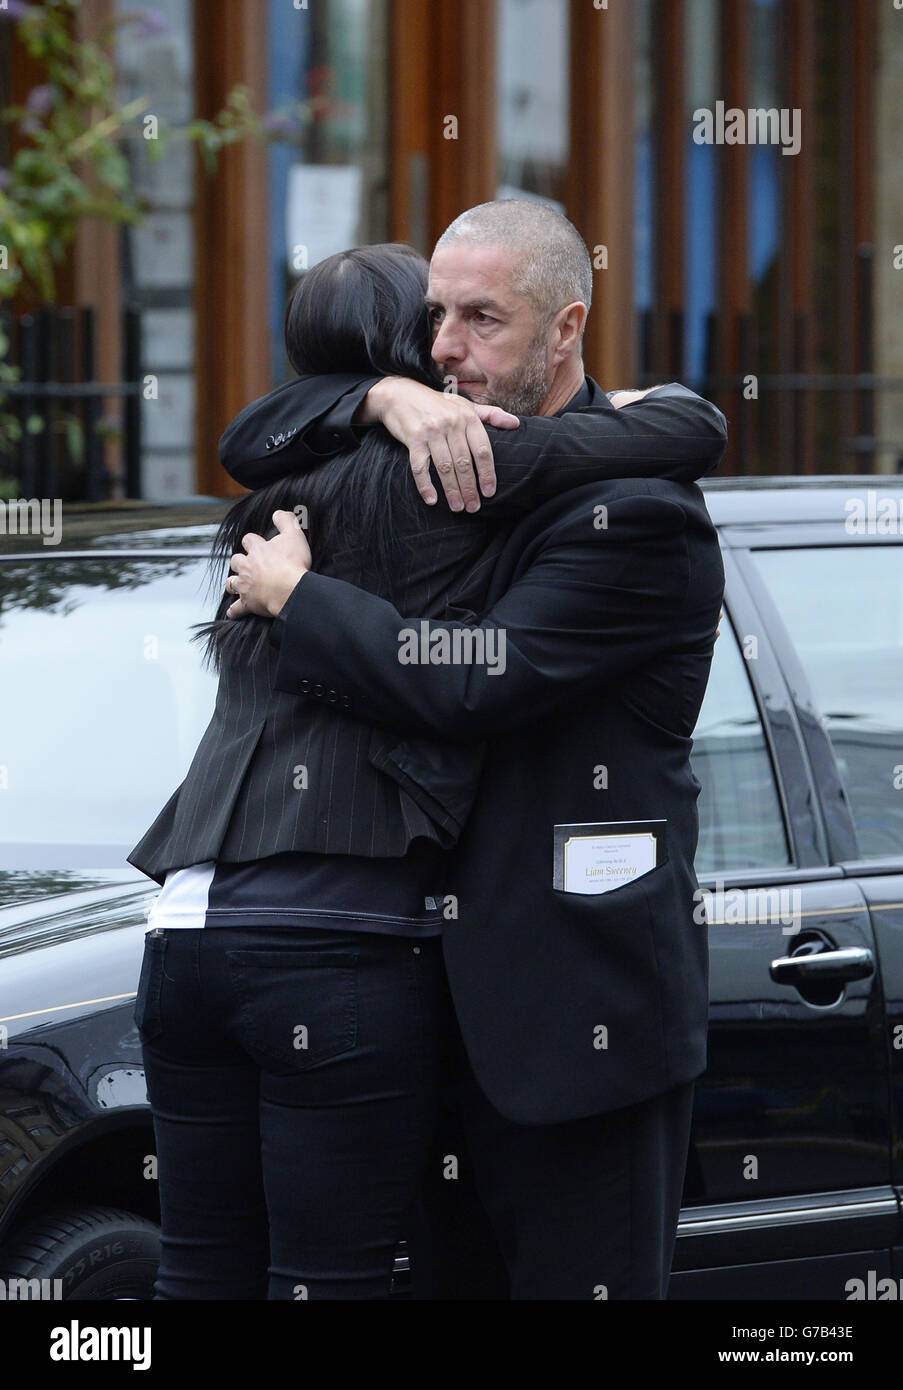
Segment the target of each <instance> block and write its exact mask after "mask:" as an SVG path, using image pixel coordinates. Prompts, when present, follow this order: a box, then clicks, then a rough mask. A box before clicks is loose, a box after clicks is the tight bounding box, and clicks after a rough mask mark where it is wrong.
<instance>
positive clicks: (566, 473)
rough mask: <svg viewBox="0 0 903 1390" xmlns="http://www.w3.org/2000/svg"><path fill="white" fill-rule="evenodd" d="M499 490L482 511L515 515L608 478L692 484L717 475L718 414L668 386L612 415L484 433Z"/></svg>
mask: <svg viewBox="0 0 903 1390" xmlns="http://www.w3.org/2000/svg"><path fill="white" fill-rule="evenodd" d="M488 434H489V437H490V440H491V441H492V451H493V455H494V457H495V472H496V479H497V488H496V492H495V493H494V494H493V496H492V497H486V498H484V499H483V506H484V507H485V508H486V509H487V511H491V512H492V513H493V514H494V515H496V516H506V515H510V516H519V515H522V514H524V513H525V512H528V511H532V510H533V508H534V507H535V506H537V505H538V504H539V503H541V502H546V501H549V500H550V499H551V498H553V497H556V496H557V495H558V494H559V493H562V492H567V491H569V490H570V489H571V488H575V487H581V486H582V485H584V484H586V483H597V482H606V481H609V480H610V479H612V478H669V479H671V480H672V481H674V482H679V483H692V482H695V481H696V480H697V478H702V477H704V476H705V475H706V474H709V473H712V472H714V470H715V469H716V468H717V467H718V464H719V463H720V461H721V459H722V457H723V455H724V450H725V447H726V445H727V422H726V420H725V418H724V415H723V414H722V413H721V411H720V410H719V409H718V408H717V406H714V405H712V404H711V402H710V401H707V400H704V399H703V398H702V397H701V396H697V394H696V392H695V391H691V390H689V388H688V387H686V386H681V385H680V384H679V383H678V382H669V383H668V384H667V385H666V386H660V387H656V388H655V390H654V391H651V392H649V393H648V395H646V396H645V397H644V398H643V399H642V400H639V401H635V402H633V403H632V404H629V405H625V406H622V407H621V408H620V409H618V410H616V409H615V407H614V406H613V405H611V404H610V403H609V402H608V401H607V400H606V401H605V402H604V403H603V405H602V406H601V408H599V407H593V408H589V409H585V410H572V411H567V412H566V413H565V414H564V415H560V416H551V417H545V416H531V417H527V418H524V419H522V420H521V423H520V427H519V428H518V429H516V430H501V429H492V428H490V429H489V430H488Z"/></svg>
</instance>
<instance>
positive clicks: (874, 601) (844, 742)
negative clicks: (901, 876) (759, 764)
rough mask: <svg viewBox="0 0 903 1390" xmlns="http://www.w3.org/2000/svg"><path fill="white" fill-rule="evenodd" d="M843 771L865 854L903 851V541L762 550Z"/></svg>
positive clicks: (760, 558)
mask: <svg viewBox="0 0 903 1390" xmlns="http://www.w3.org/2000/svg"><path fill="white" fill-rule="evenodd" d="M755 561H756V564H757V565H758V568H759V570H760V572H761V574H762V576H763V578H764V580H765V583H766V584H767V585H768V588H769V590H770V592H771V596H772V598H773V600H774V602H775V605H776V606H777V609H778V612H779V613H780V615H781V618H782V620H783V622H784V625H785V626H786V628H787V630H788V632H789V633H790V636H791V638H792V639H793V642H794V645H795V647H796V651H797V655H798V656H799V659H800V661H801V662H802V664H803V668H804V670H805V673H806V676H807V677H808V680H809V683H810V685H811V687H812V692H813V695H814V697H815V701H816V704H817V706H818V709H819V711H820V713H821V716H822V719H823V720H824V723H825V727H826V729H827V732H828V736H829V738H830V740H831V743H832V744H833V746H834V752H835V754H836V755H837V762H838V766H839V769H840V777H841V781H842V782H843V786H844V790H845V792H846V797H847V801H848V803H849V806H850V809H851V812H852V815H853V821H854V825H855V829H856V835H857V837H858V840H859V851H860V853H861V855H862V857H863V858H864V859H881V858H884V857H885V856H887V855H894V854H903V547H901V546H899V545H875V546H862V545H850V546H824V547H822V548H818V549H816V548H812V549H807V550H760V551H758V552H756V554H755Z"/></svg>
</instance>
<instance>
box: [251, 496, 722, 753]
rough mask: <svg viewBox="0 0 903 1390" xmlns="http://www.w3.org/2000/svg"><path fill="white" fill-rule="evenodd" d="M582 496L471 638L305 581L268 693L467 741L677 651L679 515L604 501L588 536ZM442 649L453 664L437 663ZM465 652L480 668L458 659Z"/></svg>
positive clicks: (682, 543)
mask: <svg viewBox="0 0 903 1390" xmlns="http://www.w3.org/2000/svg"><path fill="white" fill-rule="evenodd" d="M585 492H586V494H587V500H586V506H585V507H581V508H579V509H578V510H577V511H576V512H575V513H573V514H572V515H571V516H570V517H569V518H568V519H567V521H566V522H563V523H561V524H559V525H558V526H556V527H555V528H554V531H553V532H550V534H549V535H548V536H547V538H546V540H545V542H544V543H543V545H542V546H541V548H540V549H539V551H538V553H537V555H536V556H535V558H534V559H533V561H532V563H531V564H530V566H529V568H528V569H527V571H526V572H525V573H524V574H523V575H522V576H521V578H519V579H518V580H517V581H516V582H515V583H514V584H513V585H512V586H511V588H510V589H509V590H508V591H507V593H505V594H504V595H503V596H502V597H501V598H500V599H499V600H498V602H497V603H496V604H495V605H494V606H493V607H492V608H491V609H490V611H489V612H488V613H487V614H486V616H485V617H484V618H483V620H482V621H481V622H480V623H479V624H477V625H476V626H473V627H468V626H467V625H466V624H463V623H448V622H446V623H440V622H435V621H433V620H432V619H430V620H429V621H427V620H424V626H423V627H422V626H421V622H420V620H416V619H406V618H403V617H402V616H401V614H400V613H399V612H398V610H397V609H396V608H394V607H393V606H392V604H390V603H387V602H386V601H385V600H384V599H380V598H377V597H376V596H375V595H373V594H370V593H368V592H367V591H365V590H363V589H358V588H355V587H354V586H353V585H351V584H346V583H345V582H344V580H340V579H330V578H327V577H325V576H323V575H319V574H316V573H314V572H313V571H310V572H308V573H305V574H304V575H303V577H302V578H301V579H300V580H299V581H298V582H297V583H296V585H295V587H294V589H293V590H292V591H291V594H290V596H289V598H288V600H287V602H286V603H285V604H284V605H283V607H282V609H281V611H280V612H279V613H278V615H277V617H276V619H275V621H274V623H273V625H272V630H271V633H270V641H271V642H273V643H274V645H276V646H277V647H278V648H279V660H278V665H277V671H276V675H275V685H276V688H277V689H279V690H283V691H286V692H288V693H290V694H295V695H302V696H308V697H310V698H314V699H317V698H320V699H325V700H328V701H329V702H330V703H331V704H333V705H334V707H335V708H336V709H344V710H345V712H347V713H348V714H350V715H353V716H354V717H355V718H358V719H363V720H366V721H367V722H369V723H373V724H379V725H382V726H384V727H387V728H390V729H394V730H397V731H398V732H399V733H401V734H407V735H410V734H415V733H416V734H427V735H431V736H433V737H436V736H438V737H439V738H443V739H450V740H461V741H464V742H470V741H473V740H479V739H483V738H486V737H488V736H490V735H492V734H503V733H508V732H510V731H511V730H513V729H516V728H519V727H521V726H522V725H525V724H528V723H532V722H533V721H534V720H536V719H539V718H541V717H542V716H543V715H545V714H547V713H549V712H550V711H551V710H553V709H555V708H556V707H557V706H558V705H559V704H562V703H566V702H569V701H572V700H573V699H574V698H575V697H578V696H579V695H580V694H581V693H582V692H584V691H588V690H589V689H591V688H595V687H599V686H602V685H605V686H608V685H611V684H612V683H615V682H617V681H618V680H620V679H621V678H622V677H623V676H625V675H626V674H627V673H628V672H629V671H631V670H632V669H634V668H636V667H637V666H638V665H640V664H645V663H646V662H647V661H649V660H650V659H652V658H653V657H654V655H655V653H656V651H658V650H664V649H665V648H666V647H667V645H668V644H669V642H671V641H673V627H674V621H675V618H676V616H677V614H678V613H679V611H680V608H681V605H682V603H683V600H684V597H685V594H686V589H687V584H688V581H689V561H688V555H687V546H686V540H685V516H684V512H683V509H682V508H681V507H680V506H679V505H678V504H677V503H676V502H672V501H670V500H665V499H663V498H660V497H654V496H651V495H643V494H634V495H632V496H629V497H621V498H616V499H613V500H610V501H609V502H608V503H607V507H608V515H607V526H606V528H605V529H599V530H596V529H595V527H594V524H593V522H594V504H595V501H596V499H597V497H598V492H597V491H596V489H585ZM439 634H443V635H444V637H440V636H438V635H439ZM456 634H457V636H456ZM712 635H714V634H712ZM441 640H444V641H445V642H446V643H447V644H448V646H447V651H448V653H449V656H450V658H451V659H450V660H449V661H447V662H443V663H438V662H437V661H436V660H435V653H436V651H437V648H436V647H435V646H434V644H435V643H437V642H439V641H441ZM456 642H457V643H458V644H459V646H458V648H457V655H458V659H457V660H455V659H454V658H455V655H456V647H455V643H456ZM468 652H469V653H470V654H471V656H472V657H473V656H474V655H479V654H480V653H482V656H483V659H482V660H473V659H471V660H469V661H468V660H466V659H464V660H462V659H461V654H462V653H468ZM431 654H433V657H434V659H433V660H430V655H431ZM412 656H413V657H414V660H413V661H411V657H412ZM346 701H347V703H345V702H346Z"/></svg>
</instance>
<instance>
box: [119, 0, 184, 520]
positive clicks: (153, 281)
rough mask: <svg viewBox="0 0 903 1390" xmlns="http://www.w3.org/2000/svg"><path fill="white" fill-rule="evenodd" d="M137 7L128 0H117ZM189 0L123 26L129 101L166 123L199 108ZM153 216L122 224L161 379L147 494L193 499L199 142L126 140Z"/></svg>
mask: <svg viewBox="0 0 903 1390" xmlns="http://www.w3.org/2000/svg"><path fill="white" fill-rule="evenodd" d="M117 8H118V10H119V12H120V13H131V14H133V13H134V12H135V11H136V9H137V8H138V7H136V6H135V5H134V4H133V3H131V0H118V6H117ZM193 15H194V5H193V0H156V3H155V5H154V9H153V12H152V13H151V12H148V15H147V18H146V20H145V21H144V22H143V23H138V24H123V25H121V26H120V27H119V29H118V30H117V41H116V72H117V78H118V82H119V87H120V94H121V98H122V100H123V101H132V100H134V99H136V98H137V97H144V98H145V99H146V100H147V103H148V106H147V110H148V111H150V112H153V113H154V114H155V115H157V116H158V117H159V118H160V121H161V124H165V125H167V126H180V125H183V124H185V123H186V122H187V121H189V120H190V119H191V118H192V116H193V115H194V39H193V29H192V26H193ZM125 149H126V154H127V157H128V160H129V163H130V165H131V168H132V172H133V176H134V179H135V182H136V185H137V187H138V188H139V190H140V191H141V193H142V194H143V195H144V197H145V198H146V200H147V208H148V214H147V217H146V218H145V219H144V220H143V221H142V222H141V224H140V225H139V226H136V227H126V228H124V229H123V232H122V238H123V248H124V254H123V298H124V299H129V300H131V301H132V302H134V303H137V304H139V305H140V306H141V308H142V309H143V313H142V316H141V337H142V341H141V365H142V371H145V372H153V373H154V374H155V375H156V376H157V377H158V379H159V398H158V399H157V400H152V401H143V402H142V417H141V438H142V449H141V469H142V488H141V491H142V496H144V497H151V498H166V497H169V498H173V497H189V496H191V495H193V494H194V493H195V492H196V491H197V483H196V475H195V438H194V429H195V378H194V362H195V350H194V330H195V316H194V257H195V244H194V243H195V238H194V221H193V218H194V212H193V209H194V159H195V154H194V147H193V145H192V144H190V142H189V141H187V140H179V139H173V140H170V142H169V144H168V146H166V147H165V148H164V153H163V155H162V157H161V158H160V159H159V160H157V161H156V162H154V161H152V160H151V158H150V156H149V153H148V151H149V149H150V142H149V141H148V140H145V139H144V138H143V134H142V133H141V128H140V123H139V132H138V134H136V135H135V136H133V137H132V138H130V139H128V140H126V142H125Z"/></svg>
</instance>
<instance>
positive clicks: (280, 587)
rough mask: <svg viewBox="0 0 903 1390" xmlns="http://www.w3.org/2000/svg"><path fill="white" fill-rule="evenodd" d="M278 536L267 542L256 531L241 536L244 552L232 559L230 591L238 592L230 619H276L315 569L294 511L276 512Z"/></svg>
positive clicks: (274, 518) (274, 523)
mask: <svg viewBox="0 0 903 1390" xmlns="http://www.w3.org/2000/svg"><path fill="white" fill-rule="evenodd" d="M273 525H274V526H275V527H276V530H277V531H278V533H279V534H278V535H276V536H274V537H273V538H272V540H269V541H265V540H264V539H263V536H258V535H257V534H256V533H255V532H254V531H248V532H247V533H246V534H245V535H244V536H242V538H241V543H242V546H243V547H244V550H245V554H244V555H241V554H235V555H233V556H232V559H231V560H230V562H229V565H230V569H231V570H232V571H233V573H231V574H230V575H229V578H228V580H227V581H226V588H227V589H228V591H229V593H231V594H235V595H237V597H236V600H235V602H234V603H233V604H232V605H231V606H230V607H229V608H228V609H227V610H226V617H227V618H244V617H247V616H248V615H249V614H251V613H255V614H257V616H258V617H261V618H275V616H276V614H277V613H279V612H280V611H281V609H282V608H283V606H284V605H285V603H286V601H287V599H288V597H289V595H290V594H291V592H292V590H293V589H294V588H295V586H296V585H297V583H298V581H299V580H300V579H302V578H303V577H304V575H305V574H306V573H307V571H308V570H309V569H312V568H313V556H312V555H311V553H310V546H309V545H308V543H307V537H306V536H305V534H304V532H303V531H302V530H301V524H300V522H299V521H298V518H297V516H296V515H295V513H294V512H283V511H279V512H273Z"/></svg>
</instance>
